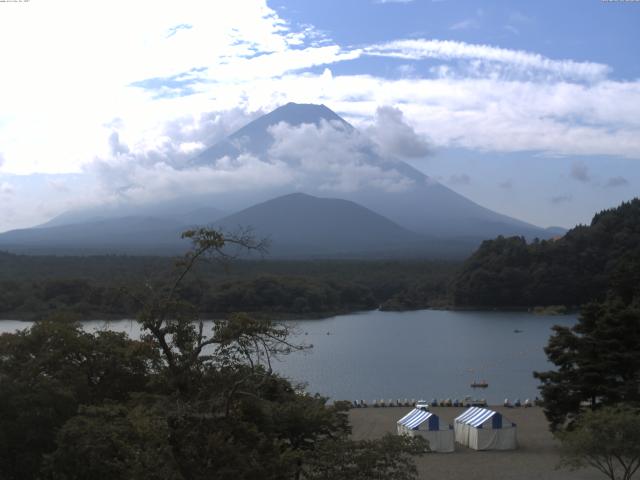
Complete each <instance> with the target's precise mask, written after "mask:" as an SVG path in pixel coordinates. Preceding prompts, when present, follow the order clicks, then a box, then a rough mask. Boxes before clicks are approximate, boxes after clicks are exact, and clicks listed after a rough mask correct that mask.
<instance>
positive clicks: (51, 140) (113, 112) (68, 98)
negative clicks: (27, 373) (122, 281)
mask: <svg viewBox="0 0 640 480" xmlns="http://www.w3.org/2000/svg"><path fill="white" fill-rule="evenodd" d="M88 3H89V2H81V1H75V0H67V1H63V2H44V1H42V0H32V1H31V2H28V3H20V4H19V3H1V4H0V42H2V44H3V45H12V46H13V47H12V48H5V49H2V51H0V61H1V62H2V64H3V67H4V68H3V75H2V77H0V104H2V106H3V108H2V109H1V110H0V231H4V230H7V229H10V228H17V227H25V226H31V225H34V224H37V223H41V222H44V221H46V220H48V219H49V218H51V217H53V216H55V215H58V214H60V213H62V212H64V211H66V210H69V209H74V208H80V207H83V206H88V205H102V204H114V203H118V202H124V201H130V202H134V203H145V202H149V201H153V200H156V199H159V198H171V197H172V196H179V195H180V194H181V193H184V192H193V191H194V190H195V191H202V192H204V191H208V190H211V189H213V190H214V191H224V189H225V188H234V189H242V188H246V189H256V188H260V186H261V183H262V182H266V183H268V184H269V185H276V184H280V185H288V183H287V182H291V185H292V189H293V187H294V184H295V178H296V177H295V172H289V171H284V170H278V169H277V168H269V169H266V170H265V165H264V164H262V163H260V162H257V161H254V160H251V159H250V160H247V161H244V162H240V163H239V164H238V165H240V166H237V165H236V166H235V167H232V166H230V167H229V169H228V170H226V171H224V172H221V171H219V170H216V169H214V168H211V169H209V170H206V171H191V170H189V169H188V168H187V167H186V165H187V163H186V161H187V160H188V159H189V158H190V157H192V156H193V155H195V154H197V152H198V151H200V150H202V149H203V148H205V147H206V146H208V145H210V144H212V143H215V142H216V141H217V140H219V139H221V138H223V137H224V136H225V135H228V134H229V133H231V132H233V131H234V130H235V129H237V128H239V127H241V126H242V125H243V124H245V123H246V122H248V121H250V120H251V119H253V118H256V116H257V115H259V114H261V113H265V112H268V111H270V110H271V109H273V108H275V107H277V106H279V105H282V104H284V103H287V102H289V101H295V102H309V103H324V104H326V105H327V106H329V107H330V108H332V109H333V110H334V111H336V112H337V113H339V114H340V115H342V116H343V117H345V118H346V119H347V120H349V121H350V122H352V123H353V124H354V125H356V126H357V127H358V128H359V129H360V130H361V131H362V132H365V133H366V134H369V135H371V136H372V138H373V140H374V142H376V144H377V145H379V146H380V148H381V149H382V150H384V151H390V148H391V146H392V145H397V144H398V141H399V140H398V139H406V138H409V137H407V134H408V133H407V132H409V135H410V136H411V138H414V137H415V139H417V141H419V142H423V143H426V144H427V145H428V146H429V148H428V153H427V154H420V155H408V156H406V157H404V158H402V159H403V160H405V161H408V162H409V163H411V164H412V165H414V166H415V167H416V168H418V169H420V170H422V171H423V172H425V173H426V174H427V175H429V176H431V177H433V178H435V179H437V180H438V181H440V182H442V183H443V184H445V185H447V186H449V187H450V188H452V189H454V190H456V191H458V192H460V193H462V194H463V195H466V196H467V197H469V198H471V199H472V200H474V201H476V202H478V203H480V204H482V205H484V206H487V207H489V208H491V209H494V210H496V211H499V212H501V213H506V214H508V215H512V216H514V217H517V218H520V219H523V220H526V221H530V222H532V223H535V224H538V225H541V226H548V225H562V226H566V227H570V226H573V225H575V224H577V223H584V222H588V221H589V220H590V218H591V216H592V215H593V213H594V212H595V211H597V210H600V209H603V208H608V207H612V206H615V205H616V204H618V203H620V202H621V201H623V200H628V199H630V198H632V197H633V196H637V195H638V192H640V113H639V112H640V61H639V60H640V58H639V56H640V54H639V53H638V48H637V46H638V45H639V44H640V33H639V32H640V28H638V27H639V26H640V2H614V1H600V0H597V1H596V0H580V1H577V0H575V1H563V2H557V1H547V0H544V1H535V2H524V1H518V2H516V1H511V2H507V1H494V2H479V1H459V0H456V1H454V0H437V1H436V0H413V1H389V0H387V1H384V0H380V1H374V0H350V1H348V2H346V1H342V2H338V1H322V2H310V1H302V0H297V1H282V0H278V1H270V2H267V3H265V2H263V1H258V0H238V1H234V2H225V3H224V4H223V3H220V2H204V1H202V2H200V1H185V2H180V3H178V2H153V1H139V2H135V3H133V4H132V3H130V2H125V1H120V0H116V1H113V2H109V3H108V5H107V2H103V3H102V4H96V3H93V4H91V5H87V4H88ZM25 59H28V61H25ZM389 112H397V114H391V115H389ZM384 122H387V123H384ZM389 122H391V123H389ZM381 125H384V128H380V126H381ZM396 133H397V135H404V136H403V137H397V138H394V137H393V135H395V134H396ZM392 153H394V152H392ZM395 153H396V154H397V155H398V156H400V157H402V155H403V152H400V151H398V152H395ZM234 165H235V164H234ZM234 168H235V170H234ZM336 193H339V192H336Z"/></svg>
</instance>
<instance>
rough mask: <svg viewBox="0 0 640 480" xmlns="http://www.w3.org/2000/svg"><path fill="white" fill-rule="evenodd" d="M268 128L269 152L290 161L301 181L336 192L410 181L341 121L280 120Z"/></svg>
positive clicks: (394, 187)
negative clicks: (270, 137) (294, 122)
mask: <svg viewBox="0 0 640 480" xmlns="http://www.w3.org/2000/svg"><path fill="white" fill-rule="evenodd" d="M270 132H271V134H272V135H273V138H274V143H273V146H272V147H271V148H270V150H269V156H270V157H271V158H273V159H278V160H279V161H284V162H286V163H287V164H289V165H291V166H292V169H293V170H295V172H296V181H297V182H298V183H300V184H305V183H306V184H311V185H315V186H316V188H318V187H317V185H320V186H319V188H320V189H321V190H326V191H339V192H354V191H357V190H359V189H361V188H364V187H367V186H368V187H374V188H379V189H381V190H384V191H389V192H392V191H403V190H406V189H407V188H409V187H410V186H411V185H413V180H411V179H410V178H407V177H405V176H404V175H402V174H401V173H400V172H398V171H397V170H396V169H394V168H393V164H392V163H389V162H388V161H385V160H383V159H381V158H379V157H377V154H376V145H375V144H373V143H372V142H371V140H370V139H369V138H367V137H365V136H363V135H362V134H360V133H358V131H352V130H349V129H346V128H344V127H343V126H342V125H340V124H333V123H328V122H322V123H321V124H320V125H314V124H302V125H299V126H291V125H288V124H286V123H279V124H277V125H275V126H273V127H271V128H270Z"/></svg>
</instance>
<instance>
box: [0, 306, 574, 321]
mask: <svg viewBox="0 0 640 480" xmlns="http://www.w3.org/2000/svg"><path fill="white" fill-rule="evenodd" d="M554 307H555V306H549V307H468V306H453V305H450V306H437V307H435V306H434V307H421V308H406V309H401V310H400V309H385V308H375V309H371V310H336V311H329V312H305V313H294V312H243V313H247V314H249V315H253V316H254V317H256V318H263V319H268V320H272V321H291V320H324V319H326V318H331V317H337V316H340V315H355V314H358V313H367V312H374V311H381V312H389V313H402V312H416V311H420V310H435V311H454V312H505V313H508V312H516V313H525V312H529V313H532V314H534V315H541V316H563V315H575V314H577V313H579V308H578V307H572V308H570V309H566V310H563V311H562V312H559V311H557V310H556V309H555V308H554ZM238 312H242V310H238ZM69 313H70V315H72V316H73V317H79V316H81V315H80V314H78V313H76V312H69ZM231 314H232V313H230V312H222V313H205V314H203V315H202V319H203V320H214V319H218V318H226V317H228V316H229V315H231ZM50 315H53V312H51V313H25V312H19V313H15V312H14V313H2V314H0V322H1V321H5V320H9V321H15V322H34V321H36V320H39V319H42V318H47V317H48V316H50ZM135 315H136V314H135V313H132V314H130V315H129V317H122V316H121V315H120V316H119V315H113V314H101V313H99V312H98V313H91V314H89V315H87V317H85V318H79V319H78V321H80V322H97V321H120V320H131V319H134V318H135Z"/></svg>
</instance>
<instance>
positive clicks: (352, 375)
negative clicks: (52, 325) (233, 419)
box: [0, 310, 577, 404]
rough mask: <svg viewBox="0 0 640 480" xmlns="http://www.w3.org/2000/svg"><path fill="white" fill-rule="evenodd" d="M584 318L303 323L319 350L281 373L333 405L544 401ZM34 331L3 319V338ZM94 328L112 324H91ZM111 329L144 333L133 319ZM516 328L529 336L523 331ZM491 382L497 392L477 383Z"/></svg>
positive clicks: (494, 315) (292, 359) (425, 317)
mask: <svg viewBox="0 0 640 480" xmlns="http://www.w3.org/2000/svg"><path fill="white" fill-rule="evenodd" d="M576 318H577V317H576V315H566V316H540V315H534V314H530V313H523V312H477V311H465V312H462V311H443V310H419V311H412V312H381V311H377V310H375V311H369V312H362V313H355V314H349V315H339V316H336V317H331V318H326V319H322V320H300V321H296V322H288V323H293V324H295V329H296V335H295V337H296V339H297V341H298V342H304V343H307V344H312V345H313V348H312V349H311V350H310V351H308V352H297V353H294V354H291V355H289V356H287V357H284V358H283V359H282V360H281V361H280V362H277V364H276V365H275V368H276V369H277V370H278V371H279V372H280V373H282V374H283V375H285V376H287V377H289V378H290V379H291V380H293V381H296V382H297V381H306V382H307V384H308V386H307V390H308V391H310V392H319V393H321V394H323V395H326V396H329V397H331V398H333V399H337V400H341V399H348V400H355V399H360V400H365V401H367V402H369V403H370V402H372V401H373V400H374V399H382V398H384V399H385V400H387V399H394V400H395V399H398V398H400V399H404V398H408V399H412V398H415V399H418V398H424V399H426V400H429V401H430V400H431V399H432V398H434V397H435V398H438V399H441V398H452V399H453V398H458V399H463V398H464V397H465V396H467V395H471V396H473V397H474V398H485V399H487V401H489V403H492V404H495V403H502V401H503V400H504V399H505V398H509V399H510V400H512V401H513V400H514V399H515V398H520V399H522V400H524V399H525V398H531V399H533V398H534V397H535V396H536V395H538V390H537V386H538V381H537V380H535V379H534V378H533V376H532V372H533V371H534V370H547V369H549V368H550V367H551V365H550V364H549V363H548V362H547V359H546V356H545V354H544V351H543V348H544V346H545V345H546V344H547V341H548V339H549V335H550V334H551V327H552V326H553V325H564V326H571V325H573V324H575V322H576ZM26 326H28V323H25V322H15V321H11V320H4V321H0V332H7V331H15V330H16V329H18V328H24V327H26ZM85 327H86V328H87V329H88V330H94V329H100V328H105V322H102V321H90V322H85ZM108 327H109V328H111V329H113V330H117V331H125V332H127V333H129V335H131V336H138V335H139V333H140V332H139V328H138V325H137V324H136V323H135V322H132V321H130V320H119V321H112V322H109V323H108ZM514 330H521V332H520V333H516V332H515V331H514ZM476 380H486V381H487V382H488V383H489V387H488V388H486V389H476V390H475V391H474V390H473V389H472V388H471V387H470V384H471V383H472V382H473V381H476Z"/></svg>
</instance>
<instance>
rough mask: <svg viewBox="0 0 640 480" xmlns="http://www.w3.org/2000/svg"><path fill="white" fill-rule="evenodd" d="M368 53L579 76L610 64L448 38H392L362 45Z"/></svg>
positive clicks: (593, 76) (593, 75) (600, 73)
mask: <svg viewBox="0 0 640 480" xmlns="http://www.w3.org/2000/svg"><path fill="white" fill-rule="evenodd" d="M364 51H365V53H366V54H368V55H375V56H390V57H396V58H403V59H411V60H420V59H427V58H430V59H440V60H453V59H462V60H478V61H483V62H495V63H499V64H503V65H506V66H509V67H510V68H512V69H514V70H520V71H521V72H527V71H542V72H546V73H550V74H554V75H557V76H559V77H566V78H574V79H581V80H589V81H594V80H600V79H603V78H604V77H605V76H606V75H607V73H608V72H609V71H610V68H609V67H608V66H607V65H603V64H601V63H594V62H576V61H573V60H552V59H549V58H546V57H544V56H542V55H540V54H537V53H531V52H525V51H522V50H509V49H506V48H499V47H493V46H490V45H476V44H470V43H465V42H457V41H451V40H426V39H410V40H396V41H392V42H387V43H381V44H377V45H371V46H368V47H365V48H364Z"/></svg>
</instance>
